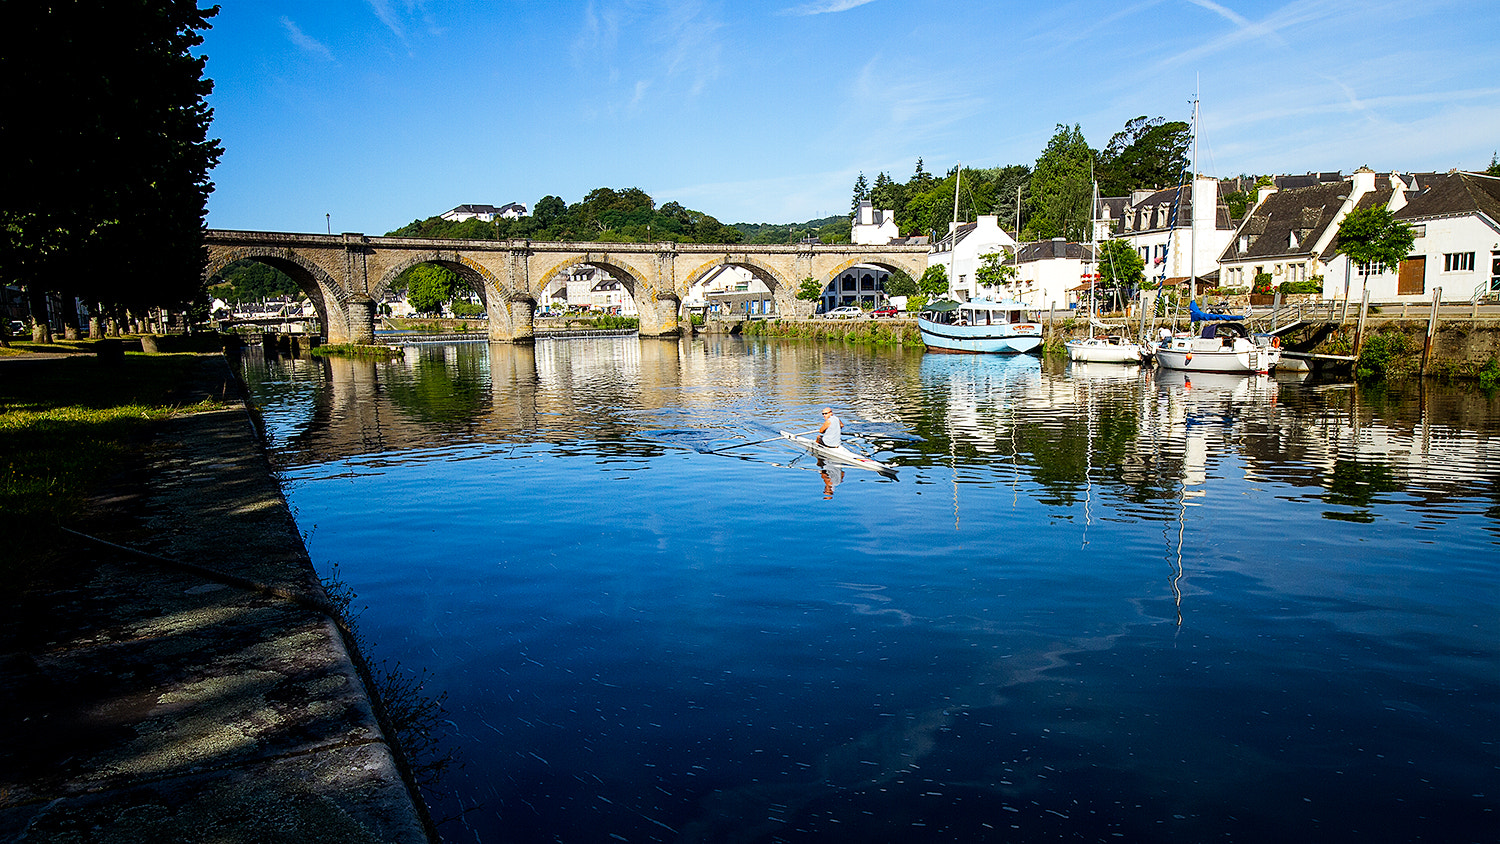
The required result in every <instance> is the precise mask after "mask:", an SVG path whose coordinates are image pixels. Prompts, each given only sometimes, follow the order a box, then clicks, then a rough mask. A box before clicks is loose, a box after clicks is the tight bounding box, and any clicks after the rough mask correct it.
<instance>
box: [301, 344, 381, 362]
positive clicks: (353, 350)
mask: <svg viewBox="0 0 1500 844" xmlns="http://www.w3.org/2000/svg"><path fill="white" fill-rule="evenodd" d="M307 353H308V354H309V355H312V356H313V357H344V358H367V359H370V360H392V359H394V358H399V357H401V350H400V349H393V348H391V347H390V346H360V345H356V344H354V343H339V344H335V345H332V346H314V347H313V348H311V349H309V350H308V352H307Z"/></svg>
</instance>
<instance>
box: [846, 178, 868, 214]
mask: <svg viewBox="0 0 1500 844" xmlns="http://www.w3.org/2000/svg"><path fill="white" fill-rule="evenodd" d="M869 198H870V183H869V182H867V181H865V173H864V171H863V170H861V171H860V172H859V178H858V179H856V180H855V182H854V201H853V202H851V203H849V213H850V214H858V213H859V204H860V203H861V202H863V201H864V200H867V199H869Z"/></svg>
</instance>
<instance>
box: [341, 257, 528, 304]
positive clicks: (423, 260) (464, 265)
mask: <svg viewBox="0 0 1500 844" xmlns="http://www.w3.org/2000/svg"><path fill="white" fill-rule="evenodd" d="M418 264H437V265H438V266H440V267H443V268H445V269H449V270H452V271H454V272H456V273H458V275H459V277H460V278H462V279H463V280H464V281H465V282H467V283H468V285H469V287H470V288H471V289H472V290H473V291H474V292H475V293H478V294H479V298H480V299H482V300H484V303H485V305H486V306H488V305H489V294H490V291H491V290H492V289H493V290H497V291H500V292H501V293H502V294H506V295H514V294H513V292H512V291H509V290H507V289H506V287H505V285H504V284H503V283H502V282H501V281H500V279H498V278H496V277H495V275H494V273H491V272H490V271H489V270H488V269H486V268H485V267H483V266H481V265H480V264H479V263H477V262H476V261H474V260H472V259H470V258H468V257H467V256H465V255H463V254H461V253H458V252H442V251H432V252H414V253H411V254H408V255H405V256H403V258H402V260H401V261H399V262H397V263H394V264H392V265H391V266H390V267H388V268H387V269H386V271H385V273H384V275H382V276H381V277H380V279H379V280H378V281H376V282H375V284H374V285H373V286H372V287H371V288H370V298H372V299H380V298H381V297H382V296H384V295H385V294H386V293H387V292H388V291H389V290H390V289H391V285H393V284H395V283H396V279H397V278H398V277H399V276H400V275H401V274H402V273H404V272H406V271H407V270H409V269H411V268H412V267H415V266H416V265H418Z"/></svg>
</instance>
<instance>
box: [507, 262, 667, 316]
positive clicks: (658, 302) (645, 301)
mask: <svg viewBox="0 0 1500 844" xmlns="http://www.w3.org/2000/svg"><path fill="white" fill-rule="evenodd" d="M621 257H622V256H621V255H619V254H616V253H611V252H608V251H604V250H601V251H598V252H593V251H588V252H555V253H548V254H547V255H546V256H545V257H544V258H542V257H541V256H538V258H539V259H540V260H541V261H542V263H541V267H542V269H541V271H540V272H538V273H537V274H536V275H535V276H533V277H532V279H531V280H530V282H529V284H528V285H527V287H529V288H530V289H531V290H533V291H535V293H534V296H535V298H540V297H541V296H542V295H543V292H544V291H545V290H546V289H547V287H548V286H550V285H551V284H552V283H553V282H554V281H555V280H556V279H557V278H558V277H559V276H561V275H562V274H563V273H565V272H567V271H568V270H569V269H570V268H572V267H576V266H578V265H580V264H582V265H585V266H590V267H594V268H596V269H600V270H603V271H605V272H607V273H609V274H610V275H611V276H612V277H613V278H614V279H615V280H616V281H618V282H620V284H621V286H623V287H624V288H625V291H626V292H627V293H629V294H630V298H631V300H632V301H634V302H635V310H636V313H637V315H638V317H639V319H640V332H641V334H643V335H647V336H664V335H670V334H675V333H677V329H678V323H677V310H678V307H679V305H680V298H681V294H680V293H679V292H678V291H677V290H676V289H675V288H674V287H673V286H672V285H671V284H670V283H669V282H667V281H666V280H665V279H666V278H667V277H669V274H668V273H663V272H662V268H661V267H660V266H659V265H658V266H657V267H655V268H654V269H655V272H652V268H646V267H642V266H640V265H638V264H635V263H633V262H627V261H623V260H621ZM638 257H643V258H647V257H650V256H647V255H640V256H638ZM658 264H660V259H659V258H658Z"/></svg>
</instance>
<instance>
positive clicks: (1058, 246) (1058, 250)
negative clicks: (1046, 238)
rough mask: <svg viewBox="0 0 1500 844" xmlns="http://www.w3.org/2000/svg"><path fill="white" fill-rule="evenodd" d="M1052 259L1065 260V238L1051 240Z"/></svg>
mask: <svg viewBox="0 0 1500 844" xmlns="http://www.w3.org/2000/svg"><path fill="white" fill-rule="evenodd" d="M1052 257H1054V258H1066V257H1068V239H1067V238H1065V237H1054V238H1052Z"/></svg>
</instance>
